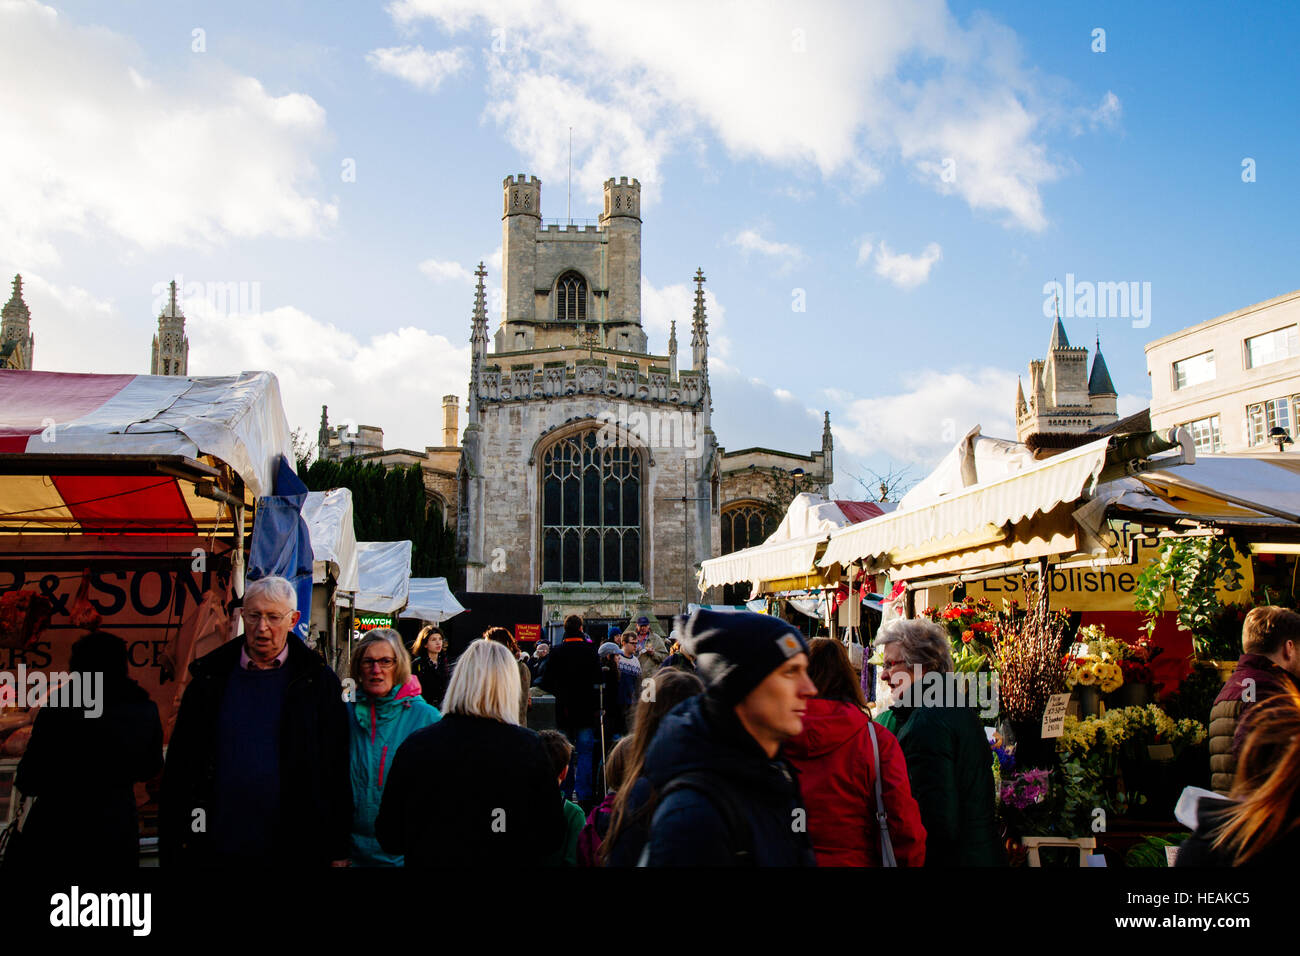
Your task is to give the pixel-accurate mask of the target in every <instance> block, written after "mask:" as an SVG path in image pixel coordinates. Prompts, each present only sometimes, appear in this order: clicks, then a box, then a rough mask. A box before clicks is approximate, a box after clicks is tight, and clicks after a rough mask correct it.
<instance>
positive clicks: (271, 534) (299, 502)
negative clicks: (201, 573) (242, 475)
mask: <svg viewBox="0 0 1300 956" xmlns="http://www.w3.org/2000/svg"><path fill="white" fill-rule="evenodd" d="M306 500H307V486H306V485H304V484H303V483H302V480H301V479H300V478H299V477H298V476H297V475H296V474H294V471H293V468H291V467H290V466H289V462H288V459H286V458H284V457H281V458H280V464H279V468H278V470H277V473H276V476H275V494H274V495H267V496H264V497H262V498H259V499H258V500H257V523H256V525H255V526H254V527H253V543H252V547H251V548H250V549H249V555H248V575H247V577H248V580H249V581H250V582H251V581H256V580H258V579H259V578H265V577H270V576H273V575H278V576H280V577H282V578H285V579H286V580H288V581H289V583H290V584H292V585H293V586H294V591H295V592H296V593H297V595H298V613H299V614H300V615H301V616H300V617H299V618H298V623H297V625H296V626H295V627H294V629H293V632H294V633H295V634H297V635H298V636H299V637H301V638H303V639H306V637H307V631H308V626H309V624H310V621H311V584H312V580H311V579H312V549H311V535H310V534H309V533H308V530H307V522H306V521H304V520H303V517H302V506H303V503H304V502H305V501H306Z"/></svg>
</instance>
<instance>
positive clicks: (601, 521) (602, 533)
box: [542, 430, 642, 584]
mask: <svg viewBox="0 0 1300 956" xmlns="http://www.w3.org/2000/svg"><path fill="white" fill-rule="evenodd" d="M641 483H642V466H641V452H640V450H639V449H636V448H631V447H628V446H626V445H612V446H607V447H601V443H599V442H597V440H596V432H595V430H592V431H588V432H584V433H582V434H580V435H573V436H570V437H568V438H564V439H561V440H560V441H558V442H556V443H555V444H554V445H552V446H551V447H550V448H548V449H547V450H546V453H545V455H543V456H542V580H543V581H545V582H552V583H563V584H620V583H622V584H634V583H639V582H640V581H641Z"/></svg>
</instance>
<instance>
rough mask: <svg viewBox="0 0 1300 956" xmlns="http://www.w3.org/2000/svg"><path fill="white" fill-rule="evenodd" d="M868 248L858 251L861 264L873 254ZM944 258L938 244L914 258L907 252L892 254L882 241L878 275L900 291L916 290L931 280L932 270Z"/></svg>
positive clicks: (926, 248)
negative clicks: (927, 280)
mask: <svg viewBox="0 0 1300 956" xmlns="http://www.w3.org/2000/svg"><path fill="white" fill-rule="evenodd" d="M867 246H869V244H864V247H863V249H859V250H858V263H859V264H861V263H863V262H865V261H866V258H867V256H868V255H870V253H871V250H870V249H869V248H867ZM942 258H943V250H942V249H941V248H939V244H938V243H937V242H932V243H930V244H929V245H928V246H926V247H925V249H924V250H923V251H922V252H921V254H920V255H917V256H912V255H908V254H907V253H905V252H899V253H893V252H890V251H889V246H887V245H885V243H884V242H883V241H882V242H881V243H880V249H879V251H878V252H877V253H876V266H875V270H876V275H878V276H881V277H882V278H885V279H888V280H889V281H890V282H892V283H893V284H894V285H896V286H898V287H899V288H900V289H914V288H916V287H917V286H918V285H921V284H922V283H923V282H925V280H926V279H928V278H930V270H931V269H932V268H933V267H934V264H935V263H936V262H938V261H939V260H940V259H942Z"/></svg>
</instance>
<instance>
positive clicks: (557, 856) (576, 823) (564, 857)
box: [543, 797, 587, 866]
mask: <svg viewBox="0 0 1300 956" xmlns="http://www.w3.org/2000/svg"><path fill="white" fill-rule="evenodd" d="M560 799H561V800H564V798H563V797H561V798H560ZM586 824H587V815H586V814H585V813H583V812H582V807H580V806H578V805H577V804H576V803H574V802H573V801H572V800H564V827H565V831H564V842H563V843H561V844H560V847H559V849H557V850H556V851H555V852H554V853H552V854H551V855H550V856H548V857H547V858H546V860H545V861H544V862H543V865H544V866H577V865H578V837H579V836H580V835H581V833H582V828H583V827H584V826H586Z"/></svg>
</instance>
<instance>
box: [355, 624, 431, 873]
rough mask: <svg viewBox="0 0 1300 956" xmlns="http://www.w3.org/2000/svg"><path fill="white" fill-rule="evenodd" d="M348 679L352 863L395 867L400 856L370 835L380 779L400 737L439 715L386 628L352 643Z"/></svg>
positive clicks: (399, 641)
mask: <svg viewBox="0 0 1300 956" xmlns="http://www.w3.org/2000/svg"><path fill="white" fill-rule="evenodd" d="M352 680H353V681H354V682H355V695H356V699H355V700H354V701H353V703H352V717H353V719H352V722H351V726H352V804H353V811H352V863H353V865H355V866H401V865H402V858H401V857H400V856H393V855H391V854H388V853H385V852H384V851H383V850H382V849H381V848H380V846H379V841H378V840H376V839H375V817H376V815H378V813H379V801H380V799H381V798H382V797H383V795H384V778H385V775H386V774H387V772H388V768H389V767H390V766H392V763H393V757H394V756H395V755H396V754H397V748H398V747H400V746H401V744H402V741H404V740H406V738H407V737H409V736H410V735H411V734H413V733H415V732H416V731H417V730H420V729H422V728H424V727H429V726H431V725H433V724H436V723H437V722H438V721H439V720H440V719H442V714H440V713H438V709H437V708H436V707H434V706H433V705H432V704H429V703H427V702H426V701H425V700H424V698H423V697H422V696H421V695H420V682H419V680H417V679H416V678H415V677H413V676H412V675H411V657H410V655H409V654H408V653H407V652H406V646H405V645H404V644H403V643H402V638H401V635H399V634H398V633H397V632H396V631H394V630H392V629H391V628H387V627H381V628H376V629H375V630H373V631H371V632H370V633H369V634H367V635H366V637H365V639H364V640H362V641H361V643H360V644H358V645H357V647H356V650H355V651H353V653H352Z"/></svg>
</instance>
